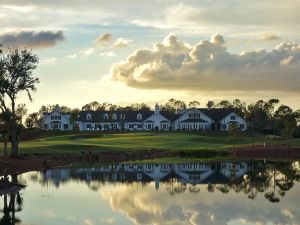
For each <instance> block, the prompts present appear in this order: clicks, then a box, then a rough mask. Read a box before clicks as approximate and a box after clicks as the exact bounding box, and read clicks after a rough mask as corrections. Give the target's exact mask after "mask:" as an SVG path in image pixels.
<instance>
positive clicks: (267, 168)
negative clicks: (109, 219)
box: [31, 161, 300, 202]
mask: <svg viewBox="0 0 300 225" xmlns="http://www.w3.org/2000/svg"><path fill="white" fill-rule="evenodd" d="M33 176H34V175H33ZM31 178H32V179H33V180H34V179H36V178H34V177H31ZM299 178H300V169H299V162H298V161H297V162H262V161H250V162H235V163H232V162H221V163H182V164H112V165H105V166H101V167H99V168H90V169H86V168H84V169H53V170H48V171H46V172H45V173H43V174H42V176H41V177H40V180H39V181H38V182H39V183H40V184H42V185H46V184H47V185H49V184H53V185H55V186H56V187H57V188H58V187H59V186H60V185H61V184H63V183H65V182H68V181H69V180H77V181H82V182H85V183H86V184H87V185H88V186H89V187H90V189H91V190H93V191H97V190H98V189H99V188H100V187H101V184H102V183H105V182H109V183H118V182H121V183H140V184H141V185H145V184H147V183H151V182H154V183H155V188H156V189H159V186H160V184H161V183H164V184H165V185H166V187H167V191H168V193H169V194H170V195H174V194H178V193H182V192H185V191H189V192H192V193H198V192H199V191H200V190H201V188H200V187H201V186H202V188H205V189H206V190H207V191H208V192H214V191H220V192H222V193H224V194H226V193H228V192H229V191H230V190H233V191H234V192H236V193H239V192H243V193H245V194H246V195H247V196H248V198H249V199H255V197H256V196H257V193H258V192H261V193H265V198H266V199H267V200H269V201H270V202H279V201H280V199H281V198H283V197H284V196H285V193H286V192H287V191H288V190H290V189H291V188H292V187H293V186H294V184H295V182H297V181H299ZM203 185H204V186H203Z"/></svg>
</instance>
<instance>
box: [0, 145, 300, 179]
mask: <svg viewBox="0 0 300 225" xmlns="http://www.w3.org/2000/svg"><path fill="white" fill-rule="evenodd" d="M220 155H222V156H226V157H229V158H232V159H233V160H237V159H241V160H242V159H261V160H263V159H264V160H280V159H281V160H296V159H300V148H293V147H287V146H268V147H264V146H255V147H254V148H252V147H249V146H247V147H240V148H236V149H231V150H207V151H204V150H200V151H168V150H163V149H155V150H154V149H152V150H148V151H128V152H98V153H92V152H88V153H84V154H81V155H78V154H74V155H73V154H60V155H53V154H52V155H51V154H45V155H44V154H41V155H20V157H19V158H10V157H7V158H5V157H0V176H2V175H4V174H17V173H24V172H29V171H34V170H45V169H50V168H56V167H65V166H70V165H72V164H74V163H79V164H80V163H91V164H92V163H119V162H126V161H132V160H153V159H158V158H167V157H174V158H183V159H184V158H189V159H192V158H195V159H197V158H198V159H201V158H203V159H206V158H207V159H210V160H211V159H213V158H216V157H218V156H220Z"/></svg>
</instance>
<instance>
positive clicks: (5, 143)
mask: <svg viewBox="0 0 300 225" xmlns="http://www.w3.org/2000/svg"><path fill="white" fill-rule="evenodd" d="M7 139H8V138H7V134H3V144H4V156H5V157H6V156H7Z"/></svg>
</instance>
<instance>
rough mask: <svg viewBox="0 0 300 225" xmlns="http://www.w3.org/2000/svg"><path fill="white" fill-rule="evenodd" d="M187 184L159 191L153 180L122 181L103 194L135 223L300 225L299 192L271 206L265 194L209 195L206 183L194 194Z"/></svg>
mask: <svg viewBox="0 0 300 225" xmlns="http://www.w3.org/2000/svg"><path fill="white" fill-rule="evenodd" d="M185 185H186V186H185ZM185 185H183V186H179V183H172V184H171V183H167V182H166V183H162V182H161V183H160V187H159V191H157V190H155V188H154V184H153V183H149V184H145V185H143V186H142V187H141V188H138V189H137V188H136V185H134V184H131V185H130V184H123V183H122V184H121V183H119V184H114V185H107V186H103V187H102V188H101V190H100V193H101V195H102V197H103V198H104V199H105V200H106V201H107V202H108V203H109V204H110V206H111V208H112V210H113V211H115V212H118V213H122V214H124V215H126V216H127V217H128V218H129V219H130V220H131V221H132V222H133V223H134V224H157V225H160V224H164V225H171V224H172V225H174V224H177V225H181V224H182V225H184V224H192V225H196V224H201V225H209V224H218V225H228V224H257V225H258V224H282V225H288V224H299V219H300V218H299V208H298V207H297V205H298V204H297V200H296V199H297V198H296V199H293V197H295V196H297V193H295V194H292V193H289V194H290V195H291V196H289V200H288V201H286V202H284V201H282V202H281V205H280V207H270V202H268V201H267V200H266V199H264V198H263V197H262V198H256V199H255V201H252V200H249V199H247V195H245V193H244V192H243V191H241V192H230V193H227V194H226V196H224V194H223V193H221V192H218V191H215V192H214V193H213V194H212V193H210V194H209V193H208V191H207V185H200V186H198V187H199V188H200V192H199V193H197V194H191V193H189V188H191V187H192V185H191V184H185ZM180 188H181V191H180V192H178V193H176V194H174V193H173V190H174V189H177V190H180ZM170 191H171V192H172V193H173V194H172V196H170V193H169V192H170ZM170 199H171V200H170ZM245 202H246V203H247V207H245ZM257 206H259V207H257ZM261 209H264V210H261ZM253 215H255V216H253Z"/></svg>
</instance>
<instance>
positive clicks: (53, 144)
mask: <svg viewBox="0 0 300 225" xmlns="http://www.w3.org/2000/svg"><path fill="white" fill-rule="evenodd" d="M264 142H266V143H272V144H276V143H280V142H282V141H281V140H271V139H270V138H268V137H265V136H260V137H258V138H256V139H255V143H256V144H262V143H264ZM236 143H237V146H247V145H251V144H252V139H251V138H249V137H248V136H242V137H239V138H237V140H236ZM291 143H292V144H293V145H295V146H300V140H299V139H293V140H292V141H291ZM232 148H233V141H232V138H230V137H229V136H228V135H227V134H226V133H218V134H212V133H210V134H204V133H202V134H189V133H154V132H133V133H118V134H104V133H99V134H95V133H93V134H88V133H84V134H71V135H61V136H54V137H47V138H41V139H35V140H31V141H25V142H22V143H21V144H20V153H21V154H59V153H70V154H72V153H74V154H76V153H81V152H82V151H92V152H101V151H129V150H134V151H143V150H149V149H163V150H170V151H172V150H187V149H194V150H209V149H214V150H218V149H220V150H221V149H232ZM1 149H2V146H1Z"/></svg>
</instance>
